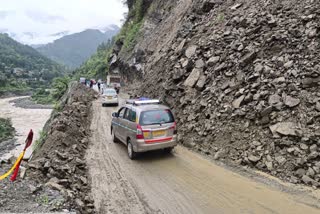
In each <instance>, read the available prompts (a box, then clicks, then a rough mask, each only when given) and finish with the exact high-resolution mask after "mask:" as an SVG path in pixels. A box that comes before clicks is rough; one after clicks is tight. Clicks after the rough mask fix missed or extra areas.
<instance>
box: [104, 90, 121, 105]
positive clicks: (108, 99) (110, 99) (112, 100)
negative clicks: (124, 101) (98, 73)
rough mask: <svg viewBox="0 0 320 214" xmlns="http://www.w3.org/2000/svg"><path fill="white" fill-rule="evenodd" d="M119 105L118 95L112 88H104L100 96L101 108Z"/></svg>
mask: <svg viewBox="0 0 320 214" xmlns="http://www.w3.org/2000/svg"><path fill="white" fill-rule="evenodd" d="M107 105H116V106H118V105H119V99H118V94H117V92H116V90H114V89H113V88H106V89H104V90H103V94H102V106H107Z"/></svg>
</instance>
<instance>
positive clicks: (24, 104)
mask: <svg viewBox="0 0 320 214" xmlns="http://www.w3.org/2000/svg"><path fill="white" fill-rule="evenodd" d="M9 102H10V103H12V104H13V105H14V106H15V107H19V108H24V109H52V108H53V105H43V104H38V103H35V102H34V101H33V100H32V99H31V97H23V98H18V99H14V100H11V101H9Z"/></svg>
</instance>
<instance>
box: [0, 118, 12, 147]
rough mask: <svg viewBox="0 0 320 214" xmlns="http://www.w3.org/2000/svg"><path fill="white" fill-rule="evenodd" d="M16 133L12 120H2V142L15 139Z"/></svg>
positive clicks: (0, 127)
mask: <svg viewBox="0 0 320 214" xmlns="http://www.w3.org/2000/svg"><path fill="white" fill-rule="evenodd" d="M14 133H15V130H14V128H13V127H12V124H11V121H10V119H4V118H0V142H1V141H4V140H8V139H10V138H12V137H14Z"/></svg>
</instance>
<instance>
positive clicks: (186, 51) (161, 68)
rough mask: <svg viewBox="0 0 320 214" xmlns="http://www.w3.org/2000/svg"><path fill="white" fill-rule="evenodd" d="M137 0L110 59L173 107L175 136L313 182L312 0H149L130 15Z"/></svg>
mask: <svg viewBox="0 0 320 214" xmlns="http://www.w3.org/2000/svg"><path fill="white" fill-rule="evenodd" d="M139 2H140V3H141V2H142V3H141V4H142V5H143V3H144V1H138V0H137V1H132V2H131V3H132V5H131V9H130V11H131V16H130V12H129V19H128V21H127V25H125V27H126V26H128V25H129V24H128V23H131V24H132V23H133V24H134V23H139V26H138V30H137V29H135V30H136V31H137V32H135V33H134V35H135V37H134V39H132V38H131V39H130V40H128V36H132V31H127V32H122V33H123V35H124V36H123V37H122V38H121V37H120V39H118V40H117V42H116V45H115V48H114V51H113V53H114V54H113V56H112V60H111V62H112V64H111V69H119V70H120V72H121V73H122V75H123V76H124V77H125V78H127V79H128V81H130V80H131V82H133V81H132V80H133V79H134V82H135V83H136V82H138V83H139V87H138V89H137V90H136V91H135V93H136V94H140V95H142V94H143V95H144V96H150V97H160V98H161V99H162V100H163V101H164V102H166V103H167V104H168V105H170V106H171V107H172V108H173V109H174V111H175V114H176V117H177V119H178V125H179V135H180V137H179V141H180V143H181V144H183V145H185V146H188V147H191V148H193V149H195V150H198V151H200V152H203V153H205V154H207V155H209V156H212V157H213V158H214V159H220V160H223V161H225V162H228V163H229V164H235V165H248V166H251V167H254V168H258V169H260V170H262V171H265V172H268V173H270V174H272V175H275V176H277V177H280V178H282V179H284V180H287V181H290V182H293V183H306V184H308V185H312V186H319V181H320V168H319V167H320V162H319V160H320V157H319V155H320V153H319V148H318V147H319V146H320V144H319V143H320V134H319V133H320V132H319V130H320V124H319V120H318V118H319V112H320V102H319V101H320V93H319V92H318V89H319V84H318V82H319V78H320V77H319V56H318V54H317V53H318V51H319V24H318V23H319V12H320V3H319V2H318V1H313V0H309V1H297V0H291V1H277V0H275V1H269V0H256V1H245V0H243V1H236V2H235V1H231V0H226V1H220V0H197V1H191V0H180V1H163V0H156V1H153V2H152V3H151V4H150V3H149V4H146V5H147V6H148V9H147V10H144V13H142V15H141V14H140V17H141V19H140V20H138V21H136V19H135V17H136V16H135V15H134V14H136V11H137V5H139V4H138V3H139ZM145 3H148V1H146V2H145ZM128 41H130V43H128ZM128 44H130V45H128Z"/></svg>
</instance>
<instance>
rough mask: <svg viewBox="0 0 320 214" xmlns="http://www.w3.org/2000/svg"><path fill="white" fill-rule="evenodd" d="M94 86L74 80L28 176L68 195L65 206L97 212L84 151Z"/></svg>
mask: <svg viewBox="0 0 320 214" xmlns="http://www.w3.org/2000/svg"><path fill="white" fill-rule="evenodd" d="M97 97H98V95H97V93H96V92H95V91H93V90H92V89H89V88H87V87H86V86H83V85H81V84H77V83H72V84H71V86H70V87H69V90H68V92H67V93H66V94H65V95H64V97H63V98H62V102H61V104H60V107H59V109H60V110H59V111H55V112H54V113H53V115H52V117H51V118H50V120H49V122H48V123H47V124H46V126H45V132H46V137H45V140H44V142H43V143H42V145H41V147H39V148H38V149H37V151H36V154H35V155H34V156H33V157H32V160H31V161H30V162H29V163H28V165H27V168H28V171H27V177H28V179H32V180H36V181H39V183H44V184H45V185H44V186H45V187H46V188H50V189H53V190H56V191H58V192H60V193H61V194H62V195H63V196H64V198H65V199H66V201H67V202H66V203H65V204H64V207H65V208H66V209H68V210H74V209H75V210H77V211H79V212H81V213H94V205H93V199H92V197H91V194H90V192H91V189H90V183H89V181H88V178H87V166H86V162H85V153H86V149H87V146H88V143H89V140H88V138H89V135H90V123H91V105H92V101H93V100H94V99H96V98H97Z"/></svg>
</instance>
